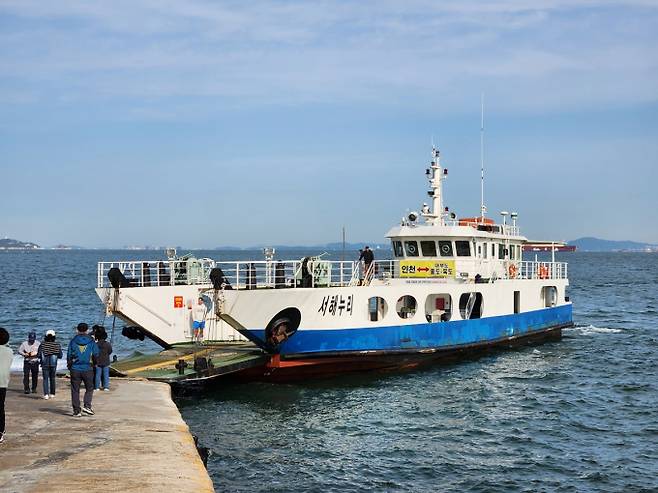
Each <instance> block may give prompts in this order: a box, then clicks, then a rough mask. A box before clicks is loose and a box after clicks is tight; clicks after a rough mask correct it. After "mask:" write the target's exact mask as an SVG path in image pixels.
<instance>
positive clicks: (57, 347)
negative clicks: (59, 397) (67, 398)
mask: <svg viewBox="0 0 658 493" xmlns="http://www.w3.org/2000/svg"><path fill="white" fill-rule="evenodd" d="M61 357H62V345H61V344H60V343H59V342H57V341H56V340H55V331H54V330H52V329H51V330H48V331H47V332H46V336H45V337H44V338H43V342H42V343H41V346H39V360H41V370H42V371H43V398H44V399H50V398H51V397H55V374H56V373H57V360H58V359H60V358H61Z"/></svg>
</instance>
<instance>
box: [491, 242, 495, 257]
mask: <svg viewBox="0 0 658 493" xmlns="http://www.w3.org/2000/svg"><path fill="white" fill-rule="evenodd" d="M491 258H496V244H495V243H492V244H491Z"/></svg>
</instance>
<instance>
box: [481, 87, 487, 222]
mask: <svg viewBox="0 0 658 493" xmlns="http://www.w3.org/2000/svg"><path fill="white" fill-rule="evenodd" d="M486 212H487V206H486V205H484V93H481V94H480V220H481V221H483V222H484V215H485V214H486Z"/></svg>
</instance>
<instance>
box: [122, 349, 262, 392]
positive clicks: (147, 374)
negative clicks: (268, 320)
mask: <svg viewBox="0 0 658 493" xmlns="http://www.w3.org/2000/svg"><path fill="white" fill-rule="evenodd" d="M269 359H270V356H269V355H267V354H265V353H263V351H261V350H260V349H259V348H257V347H256V346H254V345H253V344H251V343H249V342H232V343H216V344H189V345H182V346H176V347H175V348H172V349H167V350H164V351H161V352H159V353H156V354H136V355H133V356H131V357H128V358H125V359H122V360H119V361H117V362H115V363H113V364H112V367H111V369H112V374H113V375H114V376H119V377H141V378H147V379H149V380H156V381H160V382H166V383H171V384H195V383H200V382H207V381H208V380H212V379H216V378H219V377H222V376H224V375H229V374H233V373H236V372H239V371H242V370H247V369H251V368H255V367H258V366H264V365H265V364H266V363H267V362H268V361H269ZM200 360H201V361H200ZM181 361H182V362H184V363H183V365H182V366H183V368H182V370H181V369H180V367H181V364H180V363H181ZM195 362H196V364H195Z"/></svg>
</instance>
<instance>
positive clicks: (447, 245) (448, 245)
mask: <svg viewBox="0 0 658 493" xmlns="http://www.w3.org/2000/svg"><path fill="white" fill-rule="evenodd" d="M439 252H441V256H442V257H452V241H439Z"/></svg>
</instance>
